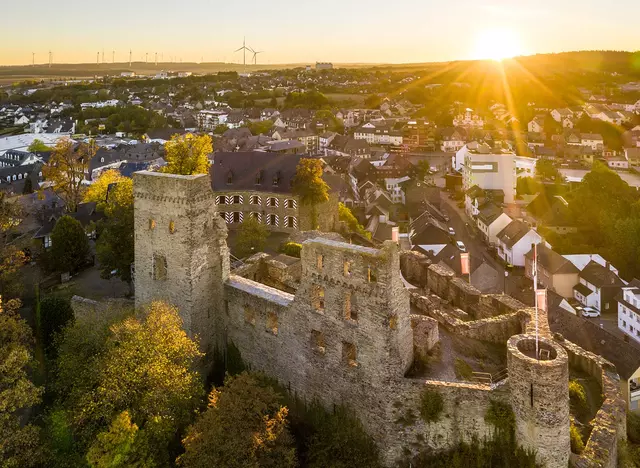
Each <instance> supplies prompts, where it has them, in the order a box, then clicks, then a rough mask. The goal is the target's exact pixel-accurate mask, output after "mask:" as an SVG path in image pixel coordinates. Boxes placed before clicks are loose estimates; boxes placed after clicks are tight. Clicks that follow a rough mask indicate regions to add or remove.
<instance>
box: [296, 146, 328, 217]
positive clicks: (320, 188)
mask: <svg viewBox="0 0 640 468" xmlns="http://www.w3.org/2000/svg"><path fill="white" fill-rule="evenodd" d="M293 193H294V194H296V195H298V196H299V197H300V202H301V203H302V205H304V206H307V207H309V208H310V209H311V228H312V229H317V227H318V211H317V210H318V205H319V204H321V203H324V202H326V201H328V200H329V186H328V185H327V183H326V182H325V181H324V180H323V179H322V163H321V162H320V160H319V159H309V158H302V159H300V162H298V167H297V168H296V175H295V177H294V179H293Z"/></svg>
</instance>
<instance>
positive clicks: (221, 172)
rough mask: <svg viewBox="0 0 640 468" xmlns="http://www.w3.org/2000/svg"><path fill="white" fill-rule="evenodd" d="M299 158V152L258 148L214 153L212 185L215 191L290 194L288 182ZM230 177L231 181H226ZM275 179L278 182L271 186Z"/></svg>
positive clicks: (211, 171) (291, 181) (290, 181)
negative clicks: (242, 151) (241, 151)
mask: <svg viewBox="0 0 640 468" xmlns="http://www.w3.org/2000/svg"><path fill="white" fill-rule="evenodd" d="M301 158H302V156H301V155H298V154H281V153H266V152H260V151H252V152H246V153H226V152H220V153H214V155H213V164H211V168H210V174H211V188H212V189H213V191H214V192H228V191H232V190H250V191H258V192H274V193H291V184H292V183H293V178H294V176H295V175H296V168H297V166H298V162H299V161H300V159H301ZM229 177H230V178H231V183H230V184H229V183H227V182H228V180H229ZM274 179H277V181H278V182H277V185H274V183H273V182H274ZM256 182H258V183H256Z"/></svg>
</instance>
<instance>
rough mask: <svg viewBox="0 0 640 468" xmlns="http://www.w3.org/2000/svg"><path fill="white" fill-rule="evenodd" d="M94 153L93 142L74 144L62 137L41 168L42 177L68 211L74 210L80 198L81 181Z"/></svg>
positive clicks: (81, 190)
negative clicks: (51, 186) (50, 185)
mask: <svg viewBox="0 0 640 468" xmlns="http://www.w3.org/2000/svg"><path fill="white" fill-rule="evenodd" d="M95 153H96V149H95V145H94V144H86V143H80V144H79V145H78V146H75V144H74V143H73V142H72V141H71V140H70V139H69V138H62V139H60V140H58V143H56V146H55V148H54V149H53V152H52V153H51V158H50V159H49V162H48V163H47V164H46V165H45V166H44V167H43V168H42V173H43V176H44V178H45V179H46V180H47V181H49V182H50V183H51V184H52V185H53V189H54V190H55V192H56V193H57V194H58V195H59V196H60V198H62V199H63V200H64V202H65V206H66V209H67V212H69V213H73V212H75V211H76V207H77V206H78V204H79V203H80V200H82V192H83V185H82V181H83V180H84V178H85V174H86V173H87V172H88V171H89V162H90V161H91V159H92V158H93V156H94V155H95Z"/></svg>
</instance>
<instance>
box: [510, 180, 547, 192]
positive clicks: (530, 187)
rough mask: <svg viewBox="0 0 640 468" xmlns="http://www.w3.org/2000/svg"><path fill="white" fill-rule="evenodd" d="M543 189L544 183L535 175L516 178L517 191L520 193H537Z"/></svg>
mask: <svg viewBox="0 0 640 468" xmlns="http://www.w3.org/2000/svg"><path fill="white" fill-rule="evenodd" d="M541 190H542V184H541V183H540V181H539V180H537V179H534V178H533V177H518V178H517V180H516V193H517V194H518V195H535V194H536V193H539V192H540V191H541Z"/></svg>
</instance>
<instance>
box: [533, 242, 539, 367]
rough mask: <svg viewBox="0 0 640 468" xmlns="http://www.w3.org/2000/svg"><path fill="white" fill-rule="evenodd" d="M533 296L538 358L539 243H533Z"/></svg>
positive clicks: (537, 356) (537, 357)
mask: <svg viewBox="0 0 640 468" xmlns="http://www.w3.org/2000/svg"><path fill="white" fill-rule="evenodd" d="M533 297H534V304H535V308H536V318H535V320H536V359H540V356H539V354H538V244H533Z"/></svg>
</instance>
